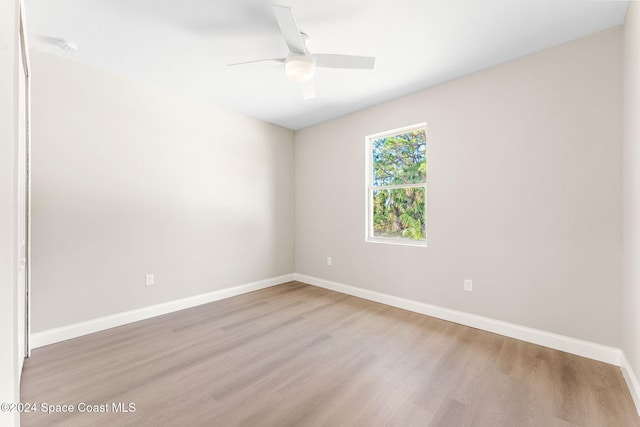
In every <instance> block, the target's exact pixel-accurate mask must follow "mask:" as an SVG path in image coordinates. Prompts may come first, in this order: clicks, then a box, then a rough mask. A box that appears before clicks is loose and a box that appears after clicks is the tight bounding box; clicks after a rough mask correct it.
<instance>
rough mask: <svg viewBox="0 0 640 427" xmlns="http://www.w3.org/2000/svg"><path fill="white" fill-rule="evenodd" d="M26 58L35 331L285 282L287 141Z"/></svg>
mask: <svg viewBox="0 0 640 427" xmlns="http://www.w3.org/2000/svg"><path fill="white" fill-rule="evenodd" d="M31 60H32V70H33V71H32V74H33V171H34V172H33V241H32V245H33V252H32V254H33V282H32V292H33V301H32V302H33V332H39V331H42V330H47V329H51V328H55V327H60V326H65V325H69V324H73V323H77V322H81V321H85V320H89V319H94V318H97V317H100V316H105V315H110V314H114V313H119V312H123V311H127V310H131V309H136V308H140V307H145V306H149V305H153V304H157V303H162V302H166V301H172V300H176V299H179V298H184V297H188V296H193V295H197V294H202V293H206V292H210V291H214V290H218V289H223V288H228V287H231V286H236V285H241V284H246V283H250V282H254V281H258V280H262V279H267V278H271V277H276V276H279V275H283V274H289V273H291V272H292V271H293V268H294V265H293V138H294V135H293V132H292V131H290V130H287V129H284V128H281V127H278V126H274V125H270V124H267V123H264V122H261V121H259V120H255V119H251V118H248V117H244V116H241V115H238V114H235V113H231V112H228V111H224V110H221V109H215V108H213V107H210V106H206V105H205V104H201V103H199V102H196V101H193V100H190V99H188V98H184V97H182V96H178V95H176V94H173V93H170V92H167V91H164V90H161V89H159V88H156V87H154V86H150V85H147V84H142V83H140V82H136V81H133V80H130V79H127V78H123V77H120V76H117V75H114V74H110V73H108V72H105V71H101V70H98V69H94V68H91V67H88V66H86V65H83V64H80V63H77V62H74V61H70V60H67V59H63V58H60V57H57V56H53V55H50V54H47V53H44V52H42V51H38V50H33V51H32V58H31ZM145 273H154V274H155V280H156V284H155V285H154V286H151V287H146V286H145Z"/></svg>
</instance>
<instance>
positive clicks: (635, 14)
mask: <svg viewBox="0 0 640 427" xmlns="http://www.w3.org/2000/svg"><path fill="white" fill-rule="evenodd" d="M623 121H624V143H623V206H624V209H623V227H624V228H623V230H624V238H623V242H624V245H623V249H624V257H623V277H624V292H623V301H624V307H623V308H624V319H623V331H624V342H623V347H622V349H623V350H624V352H625V355H626V357H627V359H628V360H629V363H630V364H631V367H632V368H633V370H634V372H635V374H636V375H638V374H640V261H639V260H640V4H638V3H636V2H631V3H630V4H629V9H628V11H627V16H626V19H625V25H624V119H623Z"/></svg>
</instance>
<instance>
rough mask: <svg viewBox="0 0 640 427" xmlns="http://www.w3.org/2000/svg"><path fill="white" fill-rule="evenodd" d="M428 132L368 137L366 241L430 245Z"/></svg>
mask: <svg viewBox="0 0 640 427" xmlns="http://www.w3.org/2000/svg"><path fill="white" fill-rule="evenodd" d="M426 136H427V131H426V124H424V123H422V124H419V125H415V126H410V127H406V128H402V129H396V130H393V131H390V132H384V133H380V134H376V135H371V136H368V137H367V140H366V141H367V168H366V171H367V172H366V173H367V180H366V182H367V241H368V242H383V243H399V244H408V245H418V246H426V245H427V227H426V225H427V139H426Z"/></svg>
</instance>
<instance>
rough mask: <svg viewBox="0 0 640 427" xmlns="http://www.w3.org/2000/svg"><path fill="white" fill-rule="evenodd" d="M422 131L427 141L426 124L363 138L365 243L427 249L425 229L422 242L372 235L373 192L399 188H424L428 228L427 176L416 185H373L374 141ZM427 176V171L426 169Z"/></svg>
mask: <svg viewBox="0 0 640 427" xmlns="http://www.w3.org/2000/svg"><path fill="white" fill-rule="evenodd" d="M418 129H424V131H425V140H426V139H427V137H426V135H427V123H426V122H425V123H418V124H414V125H410V126H405V127H401V128H397V129H393V130H389V131H384V132H380V133H376V134H373V135H368V136H366V137H365V147H366V149H365V184H366V185H365V200H366V203H365V204H366V224H365V241H366V242H370V243H386V244H392V245H403V246H418V247H427V239H428V235H429V233H428V232H427V230H426V229H425V239H424V240H411V239H398V238H393V237H375V236H374V235H373V191H374V190H394V189H399V188H416V187H418V188H419V187H423V188H424V194H425V198H424V204H425V206H424V217H425V218H424V219H425V227H427V226H428V223H427V200H428V197H427V182H428V176H427V178H426V179H425V182H424V183H418V184H402V185H378V186H374V185H373V144H372V142H373V141H375V140H376V139H380V138H387V137H389V136H393V135H399V134H403V133H408V132H411V131H414V130H418ZM428 152H429V146H428V144H427V155H428ZM427 175H428V169H427Z"/></svg>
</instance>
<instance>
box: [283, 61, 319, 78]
mask: <svg viewBox="0 0 640 427" xmlns="http://www.w3.org/2000/svg"><path fill="white" fill-rule="evenodd" d="M284 71H285V73H286V74H287V77H288V78H289V80H293V81H294V82H308V81H309V80H311V79H312V78H313V73H314V72H315V71H316V64H315V62H314V61H313V58H312V57H311V56H308V55H289V57H288V58H287V61H286V62H285V64H284Z"/></svg>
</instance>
